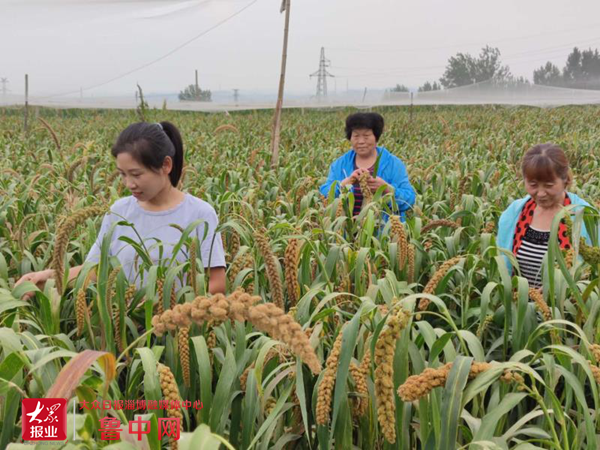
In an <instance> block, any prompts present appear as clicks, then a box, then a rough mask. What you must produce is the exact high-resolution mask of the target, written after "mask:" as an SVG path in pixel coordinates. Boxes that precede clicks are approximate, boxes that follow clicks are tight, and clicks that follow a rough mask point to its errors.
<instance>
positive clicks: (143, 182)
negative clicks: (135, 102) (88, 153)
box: [17, 122, 225, 294]
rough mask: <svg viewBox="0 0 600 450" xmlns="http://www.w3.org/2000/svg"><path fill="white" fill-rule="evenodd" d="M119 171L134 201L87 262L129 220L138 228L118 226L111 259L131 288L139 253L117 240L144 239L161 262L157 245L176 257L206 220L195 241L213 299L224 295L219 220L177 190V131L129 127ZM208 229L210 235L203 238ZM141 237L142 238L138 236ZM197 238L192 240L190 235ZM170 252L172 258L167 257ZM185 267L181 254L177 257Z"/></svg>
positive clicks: (168, 126)
mask: <svg viewBox="0 0 600 450" xmlns="http://www.w3.org/2000/svg"><path fill="white" fill-rule="evenodd" d="M112 155H113V156H114V157H115V159H116V164H117V169H118V171H119V173H120V175H121V179H122V181H123V183H124V185H125V186H126V187H127V188H128V189H129V190H130V191H131V194H132V195H131V196H129V197H124V198H121V199H119V200H117V201H116V202H115V203H114V204H113V205H112V206H111V208H110V212H109V213H108V214H106V215H105V217H104V219H103V221H102V226H101V228H100V233H99V235H98V238H97V240H96V242H95V244H94V245H93V247H92V249H91V250H90V252H89V254H88V256H87V258H86V262H87V261H90V262H98V260H99V258H100V248H101V245H102V241H103V238H104V236H105V234H106V233H107V231H109V229H110V228H111V226H112V225H113V224H114V223H116V222H119V221H122V220H126V221H127V222H130V223H131V224H133V226H134V227H135V230H134V229H132V228H131V227H130V226H121V225H117V226H116V228H115V229H114V232H113V234H112V236H111V242H110V255H111V256H116V257H117V258H118V259H119V261H120V263H121V266H122V268H123V270H124V273H125V275H126V276H127V278H128V279H129V281H130V282H134V281H136V279H137V276H138V273H137V271H136V270H135V269H136V267H135V262H136V256H137V253H136V251H135V249H134V248H133V247H132V246H131V245H129V244H128V243H126V242H124V241H123V240H121V239H119V238H121V237H126V238H129V239H132V240H133V241H136V242H138V243H139V239H140V237H141V238H142V240H143V243H144V244H145V246H146V247H147V248H149V253H150V257H151V259H152V260H153V261H154V262H156V261H158V259H159V257H160V256H159V249H158V246H157V245H154V244H155V242H156V240H158V241H160V242H162V244H163V255H162V258H163V259H166V258H170V257H172V256H173V255H172V251H173V250H174V249H173V247H174V246H175V244H177V242H178V241H179V240H180V238H181V231H180V230H178V229H177V228H175V227H173V226H172V225H173V224H175V225H178V226H179V227H181V228H183V229H185V228H186V227H187V226H188V225H189V224H191V223H192V222H194V221H197V220H199V219H200V220H202V222H201V223H200V224H199V225H198V227H197V228H196V233H195V235H196V236H197V237H198V241H199V242H201V247H200V248H201V254H200V255H199V256H200V257H201V260H202V263H203V265H204V267H205V269H206V270H207V274H208V277H209V283H208V290H209V292H210V293H212V294H215V293H219V292H221V293H224V292H225V254H224V251H223V243H222V240H221V235H220V233H218V232H216V228H217V225H218V218H217V214H216V212H215V210H214V208H213V207H212V206H211V205H209V204H208V203H206V202H205V201H204V200H201V199H199V198H197V197H194V196H192V195H190V194H187V193H184V192H182V191H180V190H179V189H177V184H178V182H179V179H180V178H181V173H182V169H183V141H182V139H181V135H180V133H179V130H178V129H177V127H175V125H173V124H172V123H170V122H160V123H147V122H140V123H134V124H132V125H129V126H128V127H127V128H126V129H125V130H123V132H122V133H121V134H120V135H119V137H118V139H117V142H116V143H115V145H114V146H113V148H112ZM205 227H206V228H207V229H208V231H207V233H206V236H204V231H205ZM136 231H137V233H138V234H139V235H140V237H138V234H136ZM192 235H194V234H192ZM169 252H171V253H169ZM176 260H177V261H178V262H180V263H183V262H185V261H186V257H185V255H184V254H183V251H182V250H180V251H179V252H178V254H177V256H176ZM81 268H82V266H77V267H73V268H71V269H70V270H69V276H68V278H69V280H72V279H74V278H76V277H77V275H78V274H79V272H80V271H81ZM53 276H54V271H53V270H52V269H48V270H43V271H40V272H33V273H29V274H26V275H24V276H23V277H21V279H20V280H19V281H18V282H17V284H19V283H22V282H23V281H31V282H33V283H34V284H36V285H37V286H38V287H40V288H41V287H43V285H44V283H45V282H46V281H47V280H48V279H49V278H52V277H53Z"/></svg>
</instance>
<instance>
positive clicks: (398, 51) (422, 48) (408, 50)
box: [325, 23, 600, 53]
mask: <svg viewBox="0 0 600 450" xmlns="http://www.w3.org/2000/svg"><path fill="white" fill-rule="evenodd" d="M598 28H600V23H596V24H592V25H589V26H587V27H577V28H571V29H567V30H560V31H555V32H542V33H537V34H529V35H525V36H519V37H512V38H501V39H488V41H487V43H494V44H496V43H502V42H514V41H520V40H524V39H531V38H534V37H541V36H552V35H557V34H565V33H573V32H575V31H581V30H589V29H598ZM476 45H479V46H481V45H485V44H484V43H483V42H482V41H478V42H469V43H462V44H452V45H442V46H436V47H413V48H410V49H398V48H396V49H382V48H377V49H372V50H368V49H364V48H363V49H361V48H346V47H325V48H326V49H327V50H333V51H340V52H356V53H416V52H422V51H430V50H446V49H451V48H458V47H470V46H476Z"/></svg>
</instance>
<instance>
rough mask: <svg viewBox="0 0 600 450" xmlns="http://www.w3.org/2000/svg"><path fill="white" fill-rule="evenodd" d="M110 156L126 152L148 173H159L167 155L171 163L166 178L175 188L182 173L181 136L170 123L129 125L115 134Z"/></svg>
mask: <svg viewBox="0 0 600 450" xmlns="http://www.w3.org/2000/svg"><path fill="white" fill-rule="evenodd" d="M111 153H112V155H113V156H114V157H115V158H116V157H117V155H118V154H120V153H129V154H130V155H131V156H132V157H133V159H135V160H136V161H138V162H139V163H141V164H142V165H143V166H145V167H148V168H149V169H152V170H159V169H160V168H161V167H162V166H163V163H164V161H165V158H166V157H167V156H170V157H171V159H172V160H173V169H171V173H169V179H170V181H171V184H172V185H173V186H177V183H179V179H180V178H181V172H182V170H183V141H182V139H181V134H180V133H179V130H178V129H177V127H176V126H175V125H173V124H172V123H171V122H166V121H165V122H160V123H151V122H138V123H132V124H131V125H129V126H128V127H127V128H125V129H124V130H123V131H122V132H121V134H120V135H119V137H118V139H117V142H116V143H115V145H113V148H112V151H111Z"/></svg>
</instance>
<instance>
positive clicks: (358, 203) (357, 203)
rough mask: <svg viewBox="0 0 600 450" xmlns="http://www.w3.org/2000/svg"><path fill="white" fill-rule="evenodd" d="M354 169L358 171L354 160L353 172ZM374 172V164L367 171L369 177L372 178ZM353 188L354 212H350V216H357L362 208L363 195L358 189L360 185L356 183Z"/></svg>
mask: <svg viewBox="0 0 600 450" xmlns="http://www.w3.org/2000/svg"><path fill="white" fill-rule="evenodd" d="M356 169H358V167H357V166H356V160H354V170H356ZM374 170H375V164H373V165H372V166H371V167H369V169H368V171H369V173H370V174H371V176H373V171H374ZM353 186H354V210H353V211H352V215H353V216H358V215H359V214H360V210H361V208H362V202H363V194H362V190H361V189H360V183H359V182H358V181H357V182H356V183H354V184H353Z"/></svg>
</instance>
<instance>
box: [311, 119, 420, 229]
mask: <svg viewBox="0 0 600 450" xmlns="http://www.w3.org/2000/svg"><path fill="white" fill-rule="evenodd" d="M383 127H384V120H383V117H382V116H381V114H377V113H355V114H351V115H350V116H348V117H347V118H346V138H347V139H348V140H349V141H350V143H351V144H352V148H351V149H350V150H348V151H347V152H346V153H344V154H343V155H342V156H340V157H339V158H338V159H336V160H335V161H334V162H333V163H332V164H331V166H330V168H329V176H328V177H327V181H326V182H325V183H324V184H323V185H322V186H321V187H320V191H321V194H323V195H324V196H327V195H329V191H330V189H331V186H332V185H333V183H334V182H337V184H336V185H335V196H336V197H338V196H339V195H340V192H341V188H340V186H350V189H351V190H352V192H353V193H354V210H353V215H357V214H359V213H360V210H361V208H362V200H363V192H362V190H361V187H360V183H359V180H360V178H361V176H366V177H367V185H368V187H369V190H370V191H371V192H376V191H377V189H379V188H380V187H381V186H384V193H388V192H392V193H393V194H394V198H395V200H396V204H397V205H398V209H399V211H400V215H401V217H402V218H403V217H404V212H405V211H407V210H408V209H410V208H411V207H412V205H413V204H414V203H415V190H414V189H413V187H412V185H411V184H410V181H409V180H408V173H407V171H406V167H405V166H404V163H403V162H402V160H401V159H400V158H398V157H397V156H395V155H392V154H391V153H390V152H389V150H388V149H386V148H385V147H381V146H377V142H378V141H379V138H380V137H381V135H382V134H383ZM379 156H381V157H380V160H379V166H378V169H377V174H376V176H375V177H373V173H374V170H375V162H376V161H377V158H378V157H379ZM365 174H366V175H365Z"/></svg>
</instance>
